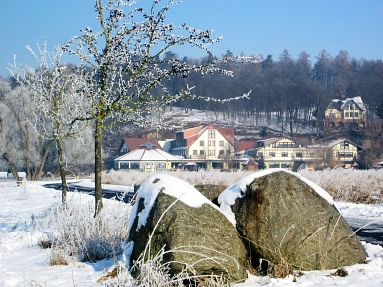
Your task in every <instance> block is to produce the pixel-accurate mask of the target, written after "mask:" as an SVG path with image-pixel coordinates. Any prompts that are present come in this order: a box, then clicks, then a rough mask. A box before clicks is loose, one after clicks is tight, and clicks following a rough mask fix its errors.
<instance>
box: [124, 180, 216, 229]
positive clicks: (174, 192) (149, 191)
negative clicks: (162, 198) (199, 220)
mask: <svg viewBox="0 0 383 287" xmlns="http://www.w3.org/2000/svg"><path fill="white" fill-rule="evenodd" d="M160 191H162V192H163V193H165V194H167V195H170V196H172V197H174V201H177V200H180V201H182V202H183V203H185V204H187V205H189V206H190V207H194V208H199V207H201V206H202V205H203V204H208V205H210V206H212V207H214V208H216V209H217V210H220V209H219V208H218V207H217V206H216V205H215V204H213V203H212V202H211V201H210V200H208V199H207V198H206V197H205V196H203V195H202V194H201V193H200V192H199V191H198V190H197V189H195V188H194V187H193V186H191V185H190V184H189V183H187V182H185V181H183V180H181V179H179V178H177V177H174V176H171V175H167V174H157V175H153V176H151V177H149V178H148V179H147V180H146V181H145V182H144V183H143V184H142V185H141V187H140V188H139V190H138V192H137V197H136V204H135V205H134V206H133V208H132V211H131V214H130V224H129V230H130V229H131V228H132V226H133V222H134V220H135V217H136V214H137V211H138V203H139V201H140V199H143V200H144V209H143V210H142V211H141V212H140V213H139V214H138V225H137V231H138V230H139V229H140V228H141V226H145V225H146V221H147V218H148V216H149V213H150V211H151V209H152V207H153V204H154V202H155V201H156V199H157V195H158V194H159V193H160Z"/></svg>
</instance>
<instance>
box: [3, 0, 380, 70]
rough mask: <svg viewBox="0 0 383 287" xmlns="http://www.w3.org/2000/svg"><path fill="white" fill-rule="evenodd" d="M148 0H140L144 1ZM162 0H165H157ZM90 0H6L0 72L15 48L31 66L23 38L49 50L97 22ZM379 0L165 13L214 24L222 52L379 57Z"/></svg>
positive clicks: (198, 4)
mask: <svg viewBox="0 0 383 287" xmlns="http://www.w3.org/2000/svg"><path fill="white" fill-rule="evenodd" d="M148 1H149V0H137V2H138V5H140V3H148ZM162 1H163V2H165V1H164V0H162ZM93 3H94V2H93V0H33V1H32V0H4V1H2V5H1V9H0V27H1V38H0V39H1V42H0V44H1V45H0V47H1V48H0V49H1V50H0V51H1V53H0V75H1V76H3V77H6V76H8V75H9V73H8V71H7V69H6V67H7V66H8V63H12V62H13V55H14V54H16V55H17V62H18V63H19V64H20V65H29V66H32V67H33V66H34V65H35V60H34V58H33V57H32V55H31V54H30V53H29V52H28V51H27V50H26V48H25V46H26V45H30V46H32V48H35V47H36V41H39V42H40V43H43V42H44V41H45V40H47V41H48V46H49V48H50V50H53V48H54V46H55V45H57V44H59V43H60V44H62V43H64V42H65V41H66V40H69V39H70V38H72V36H75V35H78V34H79V30H80V29H82V28H85V27H87V26H90V27H92V28H93V30H95V31H96V30H98V26H97V23H96V22H95V20H94V19H95V12H94V9H93ZM382 11H383V1H382V0H278V1H277V0H237V1H228V0H183V3H182V4H181V5H177V6H174V7H173V8H172V10H171V11H169V13H168V17H167V20H168V21H169V22H172V23H174V24H181V23H183V22H185V23H187V24H189V25H191V26H193V27H195V28H198V29H204V30H207V29H214V31H215V32H214V35H215V36H223V40H222V41H221V42H220V43H219V44H216V45H214V46H212V47H211V48H212V50H213V52H214V53H215V54H216V55H217V56H220V55H221V54H223V53H225V52H226V51H227V50H228V49H230V50H231V51H232V52H233V53H234V54H240V53H241V52H244V53H245V54H246V55H251V54H257V55H259V54H262V55H263V56H267V55H268V54H271V55H273V58H274V59H278V57H279V55H280V54H281V53H282V51H283V50H284V49H285V48H286V49H288V50H289V52H290V54H291V55H292V56H293V57H294V58H297V56H298V54H299V53H300V52H301V51H306V52H308V53H309V54H310V55H311V58H310V60H311V62H312V63H314V62H315V60H316V59H315V57H316V56H317V55H318V54H319V52H320V51H321V50H322V49H326V50H327V52H329V53H330V54H331V55H332V56H333V57H335V56H336V55H337V54H338V52H339V51H340V50H342V49H344V50H347V51H348V52H349V54H350V56H351V57H354V58H356V59H360V58H365V59H383V33H382V27H383V17H382V16H381V13H382ZM176 52H178V54H179V56H180V57H183V56H188V57H196V58H199V57H201V56H204V54H202V53H201V52H200V51H199V50H195V49H183V50H179V51H178V50H177V51H176Z"/></svg>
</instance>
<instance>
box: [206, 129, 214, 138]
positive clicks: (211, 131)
mask: <svg viewBox="0 0 383 287" xmlns="http://www.w3.org/2000/svg"><path fill="white" fill-rule="evenodd" d="M208 133H209V139H213V138H215V130H208Z"/></svg>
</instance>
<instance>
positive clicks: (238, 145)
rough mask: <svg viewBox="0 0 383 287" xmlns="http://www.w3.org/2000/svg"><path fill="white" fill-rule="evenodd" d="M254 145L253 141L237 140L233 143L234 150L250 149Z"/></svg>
mask: <svg viewBox="0 0 383 287" xmlns="http://www.w3.org/2000/svg"><path fill="white" fill-rule="evenodd" d="M254 147H255V142H254V141H238V142H235V143H234V149H235V151H236V152H239V151H244V150H248V149H252V148H254Z"/></svg>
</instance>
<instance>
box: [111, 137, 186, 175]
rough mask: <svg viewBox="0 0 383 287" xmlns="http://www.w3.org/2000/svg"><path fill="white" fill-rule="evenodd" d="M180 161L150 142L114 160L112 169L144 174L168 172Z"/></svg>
mask: <svg viewBox="0 0 383 287" xmlns="http://www.w3.org/2000/svg"><path fill="white" fill-rule="evenodd" d="M181 162H182V160H181V159H180V158H178V157H175V156H173V155H171V154H169V153H167V152H165V151H163V150H162V149H161V148H158V147H157V146H156V145H155V144H152V143H151V142H146V143H144V144H142V145H140V146H139V147H138V148H137V149H135V150H133V151H131V152H129V153H126V154H124V155H122V156H120V157H117V158H116V159H115V160H114V167H115V169H116V170H119V169H135V170H142V171H145V172H155V171H163V170H170V169H172V168H174V167H175V166H177V165H178V164H180V163H181Z"/></svg>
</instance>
